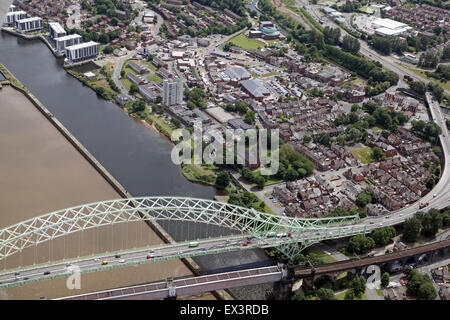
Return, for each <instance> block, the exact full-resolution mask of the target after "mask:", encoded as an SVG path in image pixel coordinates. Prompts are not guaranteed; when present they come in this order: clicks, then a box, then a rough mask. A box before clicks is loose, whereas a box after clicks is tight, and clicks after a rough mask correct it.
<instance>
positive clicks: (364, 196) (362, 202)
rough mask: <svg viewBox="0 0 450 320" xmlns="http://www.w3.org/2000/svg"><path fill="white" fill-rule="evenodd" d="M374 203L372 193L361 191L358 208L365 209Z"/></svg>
mask: <svg viewBox="0 0 450 320" xmlns="http://www.w3.org/2000/svg"><path fill="white" fill-rule="evenodd" d="M371 201H372V196H371V195H370V193H368V192H366V191H365V190H364V191H361V192H360V193H359V194H358V196H357V197H356V201H355V202H356V204H357V205H358V207H361V208H365V207H366V205H367V204H369V203H370V202H371Z"/></svg>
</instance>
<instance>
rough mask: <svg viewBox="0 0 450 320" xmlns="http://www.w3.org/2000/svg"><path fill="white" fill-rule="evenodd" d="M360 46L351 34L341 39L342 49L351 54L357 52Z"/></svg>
mask: <svg viewBox="0 0 450 320" xmlns="http://www.w3.org/2000/svg"><path fill="white" fill-rule="evenodd" d="M359 48H360V44H359V41H358V39H356V38H353V37H352V36H349V35H346V36H344V38H343V39H342V50H344V51H347V52H350V53H352V54H356V53H358V51H359Z"/></svg>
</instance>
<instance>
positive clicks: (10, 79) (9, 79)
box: [0, 64, 231, 299]
mask: <svg viewBox="0 0 450 320" xmlns="http://www.w3.org/2000/svg"><path fill="white" fill-rule="evenodd" d="M0 70H2V71H3V73H4V76H5V78H6V80H5V81H3V82H2V83H3V85H10V86H11V87H13V88H15V89H16V90H18V91H19V92H21V93H22V94H24V95H25V97H27V99H28V100H29V101H30V102H31V103H32V104H33V105H34V106H35V107H36V108H37V109H38V110H39V111H40V112H41V113H42V114H43V115H44V117H45V118H46V119H47V120H48V121H49V122H50V123H51V124H52V125H53V126H54V127H55V128H56V129H57V130H58V131H59V132H60V133H61V134H62V135H63V136H64V137H65V138H66V139H67V141H69V143H70V144H71V145H72V146H73V147H74V148H75V149H76V150H77V151H78V152H79V153H80V154H81V155H82V156H83V157H84V158H85V159H86V160H87V161H88V162H89V164H90V165H91V166H92V167H93V168H94V169H95V170H96V171H97V172H98V173H100V175H101V176H102V177H103V178H104V179H105V180H106V181H107V182H108V183H109V184H110V185H111V186H112V187H113V188H114V190H115V191H116V192H117V193H118V194H119V195H120V196H121V197H123V198H132V195H131V194H130V193H129V192H128V191H127V190H126V189H125V188H124V187H123V186H122V185H121V184H120V183H119V182H118V181H117V180H116V179H115V178H114V177H113V176H112V175H111V174H110V173H109V172H108V171H107V170H106V169H105V168H104V167H103V166H102V165H101V164H100V163H99V162H98V161H97V160H96V159H95V158H94V156H93V155H92V154H91V153H90V152H89V151H88V150H87V149H86V148H85V147H84V146H83V145H82V144H81V143H80V142H79V141H78V140H77V139H76V138H75V137H74V136H73V135H72V134H71V133H70V132H69V131H68V130H67V129H66V128H65V127H64V126H63V125H62V123H61V122H59V120H58V119H56V118H55V117H54V116H53V114H52V113H51V112H50V111H49V110H48V109H47V108H46V107H45V106H44V105H43V104H42V103H41V102H40V101H39V100H38V99H37V98H36V97H35V96H34V95H33V94H32V93H31V92H29V91H28V90H27V89H26V88H25V87H24V86H23V85H22V84H21V83H20V82H19V81H18V80H17V79H16V78H15V77H14V76H13V75H12V74H11V72H9V70H7V69H6V67H4V66H2V65H1V64H0ZM146 223H147V224H148V225H149V226H150V227H151V229H152V230H153V231H154V232H155V233H156V234H157V235H158V236H159V237H160V238H161V239H162V240H163V241H164V242H165V243H174V242H175V240H174V239H173V238H172V237H171V236H170V235H169V234H168V233H167V232H166V231H165V230H164V229H163V228H162V227H161V226H160V225H159V224H158V223H156V222H151V221H146ZM181 260H182V261H183V263H184V264H185V265H186V266H187V267H188V268H189V270H191V272H192V273H194V274H195V275H201V274H202V271H201V269H200V267H199V266H198V265H197V263H196V262H195V261H194V260H193V259H191V258H186V259H181ZM213 294H214V295H215V296H216V297H217V298H219V299H231V297H230V296H229V295H228V294H227V293H226V292H222V290H221V291H220V292H213Z"/></svg>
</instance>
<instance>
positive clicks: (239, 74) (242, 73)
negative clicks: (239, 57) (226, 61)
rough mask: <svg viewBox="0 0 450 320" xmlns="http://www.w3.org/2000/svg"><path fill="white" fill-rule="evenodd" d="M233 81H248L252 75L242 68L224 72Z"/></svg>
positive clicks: (228, 69)
mask: <svg viewBox="0 0 450 320" xmlns="http://www.w3.org/2000/svg"><path fill="white" fill-rule="evenodd" d="M224 73H225V74H226V75H227V76H228V77H229V78H230V79H231V81H241V80H248V79H250V78H251V77H252V75H251V74H250V73H249V72H248V71H247V70H245V69H244V68H241V67H228V68H227V69H226V70H225V72H224Z"/></svg>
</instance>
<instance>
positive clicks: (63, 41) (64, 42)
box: [55, 34, 83, 52]
mask: <svg viewBox="0 0 450 320" xmlns="http://www.w3.org/2000/svg"><path fill="white" fill-rule="evenodd" d="M82 42H83V37H82V36H80V35H79V34H69V35H68V36H64V37H60V38H56V39H55V44H56V50H57V51H59V52H64V51H65V50H66V48H67V47H70V46H74V45H76V44H80V43H82Z"/></svg>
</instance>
